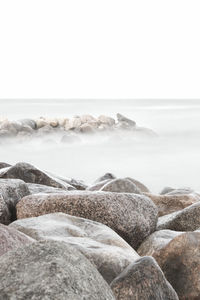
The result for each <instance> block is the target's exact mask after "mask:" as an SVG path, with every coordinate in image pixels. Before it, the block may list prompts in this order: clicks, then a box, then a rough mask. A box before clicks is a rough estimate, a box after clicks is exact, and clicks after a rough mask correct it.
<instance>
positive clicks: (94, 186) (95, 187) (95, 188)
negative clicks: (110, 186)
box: [87, 179, 111, 191]
mask: <svg viewBox="0 0 200 300" xmlns="http://www.w3.org/2000/svg"><path fill="white" fill-rule="evenodd" d="M110 181H111V179H106V180H103V181H100V182H97V183H95V184H92V185H91V186H89V187H88V188H87V190H88V191H99V190H100V189H101V188H102V187H103V186H104V185H105V184H106V183H108V182H110Z"/></svg>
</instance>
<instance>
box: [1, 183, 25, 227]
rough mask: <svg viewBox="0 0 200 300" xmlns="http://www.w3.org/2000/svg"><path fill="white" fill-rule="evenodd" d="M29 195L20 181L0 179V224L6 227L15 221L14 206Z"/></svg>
mask: <svg viewBox="0 0 200 300" xmlns="http://www.w3.org/2000/svg"><path fill="white" fill-rule="evenodd" d="M29 194H30V192H29V190H28V187H27V186H26V184H25V183H24V182H23V181H22V180H18V179H0V223H2V224H6V225H7V224H9V223H11V222H12V221H14V220H16V204H17V202H18V201H19V200H21V198H23V197H24V196H27V195H29Z"/></svg>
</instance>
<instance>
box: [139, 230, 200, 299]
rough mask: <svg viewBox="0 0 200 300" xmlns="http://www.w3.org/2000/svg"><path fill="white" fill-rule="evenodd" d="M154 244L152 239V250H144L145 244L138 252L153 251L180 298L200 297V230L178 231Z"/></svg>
mask: <svg viewBox="0 0 200 300" xmlns="http://www.w3.org/2000/svg"><path fill="white" fill-rule="evenodd" d="M162 232H164V230H162ZM155 234H156V233H155ZM170 235H171V234H170ZM148 239H150V237H149V238H148ZM145 243H146V242H145ZM154 244H155V242H154V239H152V245H150V248H151V249H152V250H150V251H148V249H147V248H146V251H144V250H145V245H143V246H141V247H143V251H141V250H140V249H139V250H138V252H139V253H140V254H142V253H143V254H145V252H148V253H152V255H153V257H154V258H155V259H156V261H157V262H158V264H159V266H160V267H161V269H162V271H163V272H164V274H165V277H166V278H167V280H168V281H169V282H170V283H171V285H172V286H173V288H174V289H175V290H176V292H177V294H178V296H179V299H180V300H185V299H189V300H196V299H200V250H199V249H200V232H185V233H182V234H180V233H177V236H176V237H174V238H173V239H172V240H171V238H169V241H167V239H165V238H164V239H163V238H162V237H161V239H160V246H159V245H156V244H155V245H154ZM146 246H148V244H146ZM145 255H146V254H145Z"/></svg>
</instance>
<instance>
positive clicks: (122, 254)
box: [9, 213, 139, 283]
mask: <svg viewBox="0 0 200 300" xmlns="http://www.w3.org/2000/svg"><path fill="white" fill-rule="evenodd" d="M9 227H10V228H16V229H17V230H19V231H21V232H23V233H25V234H27V235H28V236H30V237H32V238H34V239H36V240H38V241H39V240H56V241H63V242H65V243H68V244H71V245H72V246H74V247H75V248H77V249H78V250H79V251H80V252H81V253H83V254H84V255H85V256H86V257H87V258H88V259H89V260H90V261H91V262H93V263H94V264H95V266H96V268H97V269H98V271H99V272H100V273H101V275H102V276H103V277H104V279H105V280H106V281H107V282H108V283H110V282H111V281H112V280H113V279H114V278H115V277H116V276H118V275H119V274H120V273H121V272H122V271H123V270H124V269H125V268H126V267H127V266H128V265H129V264H130V263H132V262H133V261H135V260H136V259H138V258H139V255H138V254H137V252H136V251H134V250H133V248H132V247H131V246H129V245H128V244H127V243H126V242H125V241H124V240H123V239H122V238H121V237H120V236H119V235H118V234H117V233H116V232H114V231H113V230H112V229H110V228H109V227H107V226H106V225H103V224H101V223H97V222H94V221H91V220H88V219H83V218H78V217H74V216H70V215H67V214H64V213H54V214H48V215H43V216H40V217H35V218H27V219H21V220H17V221H15V222H13V223H12V224H10V226H9Z"/></svg>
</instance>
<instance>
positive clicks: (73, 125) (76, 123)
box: [68, 116, 81, 130]
mask: <svg viewBox="0 0 200 300" xmlns="http://www.w3.org/2000/svg"><path fill="white" fill-rule="evenodd" d="M68 126H69V127H68V130H69V129H71V130H72V129H73V130H74V129H76V130H79V129H80V126H81V119H80V117H78V116H77V117H74V118H72V119H70V120H69V124H68Z"/></svg>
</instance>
